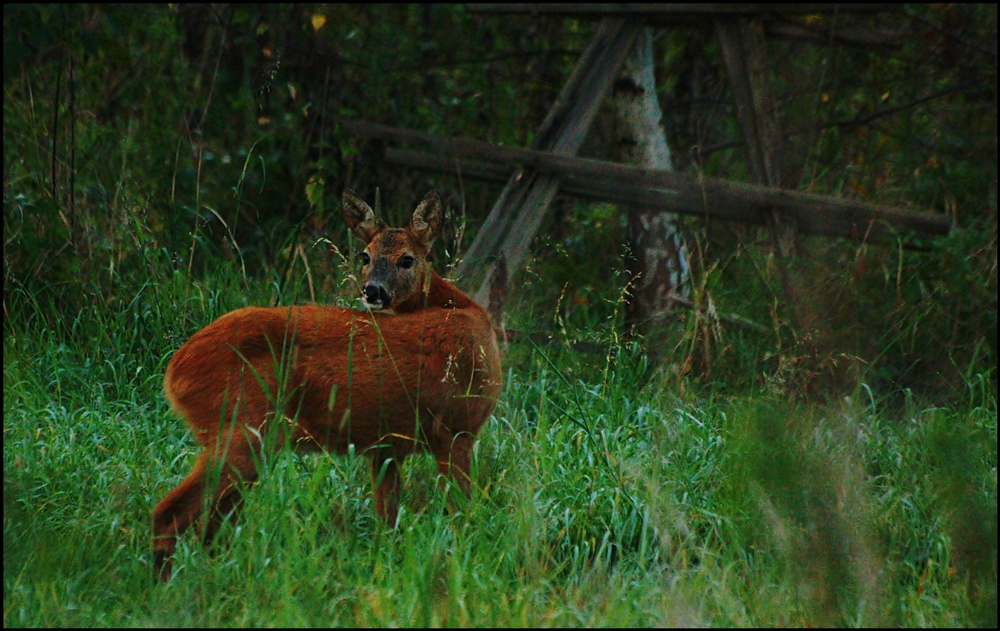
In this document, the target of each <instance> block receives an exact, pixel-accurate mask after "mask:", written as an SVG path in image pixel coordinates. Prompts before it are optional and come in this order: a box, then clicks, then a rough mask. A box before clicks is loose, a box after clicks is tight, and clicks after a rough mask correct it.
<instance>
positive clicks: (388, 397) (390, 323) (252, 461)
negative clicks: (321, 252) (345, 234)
mask: <svg viewBox="0 0 1000 631" xmlns="http://www.w3.org/2000/svg"><path fill="white" fill-rule="evenodd" d="M441 214H442V213H441V208H440V200H439V199H438V196H437V194H436V193H434V192H431V193H428V195H427V197H426V198H425V199H424V201H423V202H421V204H420V205H419V206H418V207H417V209H416V210H415V211H414V215H413V219H412V220H411V222H410V226H409V227H407V228H405V229H387V228H380V227H379V226H378V225H377V224H376V222H375V218H374V214H373V213H372V211H371V209H370V208H369V207H368V205H367V204H365V203H364V202H363V201H361V200H360V199H358V198H357V197H356V196H355V195H354V194H353V193H351V192H350V191H346V192H345V193H344V219H345V221H346V222H347V223H348V225H349V226H350V227H351V229H352V231H353V233H354V234H355V235H356V236H357V237H358V238H361V239H362V240H364V241H366V242H367V243H368V246H367V248H366V249H365V253H364V254H363V255H362V256H365V255H367V257H368V263H367V264H366V265H365V266H364V268H363V269H362V278H363V281H364V287H363V292H364V295H365V297H366V300H367V302H368V303H369V305H374V306H380V307H387V308H389V309H391V312H386V311H367V312H366V311H353V310H349V309H341V308H338V307H323V306H302V307H274V308H254V307H251V308H246V309H239V310H237V311H233V312H231V313H228V314H226V315H224V316H222V317H221V318H219V319H218V320H216V321H215V322H213V323H212V324H210V325H208V326H206V327H205V328H204V329H202V330H201V331H199V332H198V333H196V334H195V335H194V336H192V337H191V339H190V340H189V341H188V342H187V343H186V344H185V345H184V346H182V347H181V348H180V350H178V351H177V353H176V354H175V355H174V356H173V358H172V359H171V361H170V364H169V365H168V366H167V371H166V374H165V375H164V391H165V392H166V396H167V399H168V400H169V401H170V405H171V407H172V408H173V409H174V410H175V411H176V412H177V413H178V414H179V415H180V416H182V417H184V419H185V420H186V421H187V422H188V424H189V425H190V426H191V428H192V429H193V430H194V435H195V438H196V439H197V441H198V442H199V443H200V444H201V445H202V446H203V447H204V449H203V450H202V452H201V454H200V455H199V457H198V460H197V462H196V463H195V465H194V469H193V471H192V472H191V473H190V474H189V475H188V476H187V478H185V479H184V481H183V482H181V484H180V485H179V486H178V487H177V488H175V489H174V490H173V491H171V492H170V494H169V495H167V497H166V498H165V499H164V500H163V501H161V502H160V503H159V504H157V506H156V509H155V510H154V512H153V536H154V550H155V563H156V566H157V568H158V570H159V572H160V577H161V578H164V579H165V578H167V577H168V576H169V575H170V562H169V558H170V556H171V555H172V554H173V552H174V548H175V546H176V541H177V537H178V536H179V535H180V534H181V533H182V532H183V531H184V530H185V529H187V528H188V527H189V526H191V525H192V524H195V523H196V522H198V521H199V520H200V518H201V515H202V502H203V497H204V495H205V494H206V492H210V493H212V497H211V498H210V499H209V502H210V506H211V508H210V509H209V511H208V515H207V523H205V524H204V525H203V526H204V532H203V535H204V539H205V543H206V545H207V544H208V543H210V542H211V541H212V539H213V537H214V535H215V533H216V532H217V531H218V529H219V527H220V525H221V523H222V520H223V519H225V518H226V516H227V515H230V514H234V513H235V509H236V508H237V507H238V504H239V501H240V495H239V490H238V489H237V486H236V485H237V481H238V480H243V481H244V482H253V481H254V480H255V479H256V478H257V468H256V462H259V457H260V453H261V450H262V449H263V444H264V443H267V444H268V445H269V446H270V445H271V444H273V445H274V447H278V446H280V445H281V444H282V443H283V442H285V440H291V441H292V442H293V443H294V445H295V446H296V447H298V448H303V449H312V450H315V449H323V450H327V451H332V452H336V453H345V452H346V451H347V450H348V446H349V445H351V444H353V445H355V448H356V449H357V451H358V452H366V453H367V454H368V455H369V456H370V457H371V459H372V473H373V477H374V479H375V487H376V489H375V498H376V501H375V509H376V512H377V513H378V514H379V515H380V516H381V517H383V518H384V519H386V521H388V522H389V524H390V525H395V523H396V517H397V511H398V503H399V491H400V480H399V468H398V467H399V464H400V463H401V461H402V459H404V458H405V457H406V456H408V455H409V454H411V453H414V452H415V451H417V450H421V449H426V450H428V451H430V452H431V453H433V454H434V456H435V458H436V459H437V462H438V468H439V470H440V471H441V473H444V474H449V475H451V476H452V477H453V478H454V479H455V480H456V482H457V483H458V486H459V487H460V488H461V489H462V490H463V491H464V492H465V493H466V494H468V493H469V490H470V484H469V478H468V469H469V457H470V452H471V449H472V446H473V444H474V442H475V439H476V434H477V432H478V431H479V429H480V427H482V425H483V423H485V422H486V420H487V419H488V418H489V415H490V413H491V412H492V411H493V408H494V406H495V405H496V401H497V397H498V396H499V394H500V386H501V370H500V354H499V351H498V348H497V340H496V335H495V333H494V329H493V326H492V323H491V320H490V316H489V315H488V314H487V312H486V311H485V310H484V309H482V308H481V307H480V306H479V305H477V304H476V303H475V302H473V301H472V300H471V299H470V298H469V297H468V296H467V295H465V294H464V293H462V292H461V291H459V290H458V289H456V288H455V287H454V286H452V285H451V284H450V283H448V282H446V281H445V280H443V279H442V278H441V277H440V276H438V275H437V274H436V273H435V272H434V271H433V270H432V269H431V267H430V265H429V264H428V263H427V260H426V255H427V252H428V251H429V248H430V245H431V242H432V241H433V240H434V238H435V237H436V236H437V235H438V233H439V232H440V229H441ZM406 257H409V258H408V259H407V258H406ZM279 374H284V375H285V378H284V380H283V383H279V381H282V380H280V379H279ZM262 386H263V387H262ZM276 403H277V405H278V407H280V410H278V412H277V413H276ZM269 433H270V435H272V436H274V437H275V438H274V440H272V441H270V442H268V439H267V436H268V435H269ZM213 470H214V471H215V472H218V475H219V482H218V484H217V485H215V486H213V488H211V489H209V488H208V485H209V484H210V482H209V480H210V479H212V477H214V476H212V477H206V476H208V474H209V472H212V471H213Z"/></svg>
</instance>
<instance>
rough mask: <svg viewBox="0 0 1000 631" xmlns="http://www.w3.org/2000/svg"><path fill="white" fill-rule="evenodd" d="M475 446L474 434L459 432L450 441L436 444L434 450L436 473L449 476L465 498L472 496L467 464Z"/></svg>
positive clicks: (446, 440)
mask: <svg viewBox="0 0 1000 631" xmlns="http://www.w3.org/2000/svg"><path fill="white" fill-rule="evenodd" d="M475 444H476V437H475V435H474V434H470V433H468V432H461V433H459V434H457V435H455V436H453V437H451V439H450V440H448V439H445V440H441V441H440V442H438V444H437V445H436V446H435V449H434V458H435V459H436V460H437V466H438V471H440V472H441V475H447V476H450V477H451V478H452V479H454V480H455V482H456V483H457V484H458V488H460V489H462V493H464V494H465V497H471V496H472V478H470V477H469V463H470V462H471V459H472V447H473V445H475Z"/></svg>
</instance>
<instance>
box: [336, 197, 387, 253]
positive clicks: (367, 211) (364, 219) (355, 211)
mask: <svg viewBox="0 0 1000 631" xmlns="http://www.w3.org/2000/svg"><path fill="white" fill-rule="evenodd" d="M343 206H344V208H343V213H344V223H346V224H347V227H348V228H350V229H351V232H352V233H354V236H356V237H357V238H359V239H361V240H362V241H364V242H365V243H371V240H372V239H373V238H374V237H375V235H376V234H378V232H379V228H378V222H377V221H375V211H373V210H372V208H371V206H369V205H368V204H366V203H365V202H364V200H362V199H361V198H360V197H358V196H357V194H355V192H354V191H352V190H351V189H349V188H345V189H344V197H343Z"/></svg>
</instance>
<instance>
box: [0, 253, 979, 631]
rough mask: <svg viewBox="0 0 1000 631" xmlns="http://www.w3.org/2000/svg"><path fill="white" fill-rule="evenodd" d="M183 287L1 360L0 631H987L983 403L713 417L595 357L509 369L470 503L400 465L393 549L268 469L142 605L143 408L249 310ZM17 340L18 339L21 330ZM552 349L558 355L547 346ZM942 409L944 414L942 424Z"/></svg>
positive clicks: (106, 304)
mask: <svg viewBox="0 0 1000 631" xmlns="http://www.w3.org/2000/svg"><path fill="white" fill-rule="evenodd" d="M266 299H267V292H266V291H259V292H257V293H256V294H255V293H250V294H247V293H245V288H244V286H243V284H242V281H241V280H240V279H239V278H235V279H234V278H230V277H229V276H226V275H224V274H221V275H218V276H214V277H210V278H209V279H208V280H202V281H197V282H193V281H191V280H189V279H186V278H184V277H183V270H181V271H177V272H176V273H175V276H173V277H167V279H166V282H161V283H160V284H158V285H157V286H153V285H152V284H146V285H144V286H141V287H140V288H139V289H137V290H135V291H134V292H126V291H122V292H121V293H120V294H119V295H117V296H116V297H114V298H109V299H108V300H106V301H102V302H99V303H95V304H94V306H93V307H92V308H90V309H84V310H82V311H81V312H80V313H79V314H77V316H76V317H75V318H74V319H72V320H66V321H61V322H62V324H61V325H60V328H51V326H50V325H49V324H46V323H48V322H59V321H60V320H59V318H55V317H52V316H53V314H52V313H46V312H45V310H46V308H47V307H46V306H45V304H44V302H43V301H41V300H38V301H36V304H35V305H34V306H35V309H36V311H34V312H30V311H27V310H26V311H25V312H22V313H21V314H18V315H17V317H11V318H8V320H7V321H6V324H5V335H4V416H5V420H4V623H5V625H8V626H43V625H44V626H50V625H59V626H62V625H67V626H69V625H72V626H77V625H79V626H84V625H87V626H89V625H199V626H200V625H222V624H225V625H283V626H284V625H289V626H290V625H310V626H318V625H351V626H362V625H364V626H368V625H445V624H447V625H477V626H480V625H489V626H501V625H503V626H512V625H525V626H527V625H588V626H590V625H607V624H614V625H654V624H670V625H693V624H711V625H754V626H757V625H796V626H799V625H852V626H853V625H885V624H893V625H935V626H937V625H978V624H983V625H990V624H994V623H995V621H996V444H997V442H996V441H997V436H996V395H995V387H994V386H993V385H992V382H991V375H989V374H978V375H973V376H972V378H971V379H969V380H968V381H967V382H966V383H965V384H964V386H963V391H962V392H961V393H956V396H955V397H953V399H954V400H955V401H957V402H956V403H954V404H949V405H947V406H944V407H942V406H936V405H933V404H932V402H930V401H928V400H926V399H922V398H921V397H919V396H911V397H910V398H909V399H908V400H907V402H906V403H905V405H903V406H897V405H886V403H885V396H884V395H883V394H880V393H878V392H877V391H874V390H872V389H871V388H869V387H868V386H866V385H865V384H863V383H862V384H861V385H860V386H858V387H857V388H855V389H854V390H853V391H852V392H850V393H849V394H848V395H847V396H844V397H842V398H840V399H839V400H834V401H831V402H827V403H809V402H806V401H801V400H799V401H795V400H792V399H790V398H789V397H787V396H783V395H781V394H780V393H777V392H776V391H775V390H774V389H770V390H769V389H767V388H757V389H753V388H749V389H744V390H743V391H742V392H739V393H730V394H726V395H722V394H719V393H716V392H713V391H712V390H711V389H708V388H700V387H698V384H696V383H692V384H691V385H690V386H689V387H688V388H687V389H686V390H684V391H683V392H682V391H680V390H678V389H677V388H676V387H674V384H676V383H677V377H676V375H674V374H671V373H670V372H669V371H654V370H653V369H652V368H651V367H650V366H649V364H648V360H647V358H646V355H645V354H644V353H643V351H642V349H641V346H639V345H638V343H636V342H629V341H622V340H620V339H617V338H616V337H615V336H614V335H610V334H609V332H610V331H612V329H611V328H607V327H604V328H602V327H601V326H595V327H593V328H592V329H591V331H590V333H587V332H586V331H584V330H574V329H573V328H572V322H570V327H571V328H569V329H567V333H568V334H569V336H570V337H572V338H574V339H575V338H577V337H586V336H588V335H589V336H590V338H591V339H592V340H593V341H594V343H595V348H596V350H595V348H588V349H585V350H579V349H573V348H571V347H567V344H564V343H555V344H552V343H549V344H545V343H541V344H539V343H536V342H534V341H531V340H524V341H521V342H515V343H514V344H512V346H511V347H510V349H509V350H508V355H507V360H506V362H505V375H504V391H503V395H502V396H501V400H500V403H499V405H498V407H497V409H496V412H495V414H494V418H493V419H492V420H491V422H490V423H488V425H487V426H486V428H485V429H484V430H483V432H482V434H481V437H480V438H481V439H480V441H479V443H478V445H477V448H476V452H475V458H474V465H473V471H472V475H473V479H474V482H475V484H474V487H475V490H474V492H473V496H472V499H471V501H469V502H461V501H456V500H455V498H452V499H451V502H450V504H449V498H447V497H445V496H444V495H443V494H442V493H441V492H440V491H439V490H438V489H437V484H436V482H435V475H436V470H435V467H434V464H433V462H431V460H430V459H429V458H426V457H424V458H421V457H416V458H411V459H409V460H408V462H407V465H406V470H405V473H406V478H407V485H406V488H405V491H404V497H403V503H402V513H401V517H400V524H401V525H400V527H399V528H398V529H397V530H395V531H393V530H389V529H387V528H386V527H385V526H384V525H383V524H382V523H381V522H380V521H379V520H378V519H377V518H376V516H375V514H374V510H373V507H372V500H371V489H370V480H369V477H368V473H367V467H366V466H364V464H365V463H364V462H362V459H361V458H357V457H349V456H348V457H340V456H309V457H303V456H299V455H296V454H294V453H292V452H280V453H279V454H277V455H276V456H274V457H273V458H270V459H269V460H268V461H267V463H266V467H267V473H266V474H265V475H263V476H262V481H261V483H260V484H259V485H258V486H256V487H255V488H254V489H253V490H252V491H251V492H250V493H249V494H248V497H247V501H246V507H245V510H244V511H243V513H242V514H241V518H240V520H239V522H238V524H237V525H236V526H235V527H231V528H228V530H226V531H225V532H224V533H223V534H222V536H221V540H222V544H221V545H220V546H218V547H217V549H216V550H215V551H214V553H213V554H208V553H206V552H205V551H204V550H202V549H201V547H200V545H199V543H198V541H197V539H196V537H195V535H194V534H189V535H188V536H186V537H184V538H182V540H181V542H180V545H179V548H178V553H177V558H176V561H177V562H176V566H175V573H174V577H173V578H172V579H171V580H170V581H169V582H168V583H166V584H162V585H160V584H156V583H155V582H154V580H153V573H152V569H151V559H152V556H151V535H150V514H151V512H152V508H153V506H154V505H155V503H156V502H157V501H158V500H159V499H162V497H163V496H164V495H165V494H166V493H167V492H168V491H169V490H170V489H171V488H172V487H173V486H174V485H175V484H176V483H177V481H178V480H179V479H180V478H181V477H182V476H183V475H184V474H185V473H186V472H187V470H188V468H189V467H190V464H191V461H192V460H193V457H194V454H195V452H196V446H195V444H194V442H193V440H192V439H191V437H190V435H188V434H187V433H186V430H185V428H184V426H183V423H182V422H181V421H180V420H179V419H176V418H174V417H173V416H172V415H171V414H170V412H169V410H168V409H167V406H166V403H165V401H164V399H163V397H162V395H161V393H160V387H161V385H160V384H161V378H162V372H163V369H164V367H165V362H166V361H167V359H169V356H170V354H171V353H172V352H173V350H175V349H176V347H177V346H178V345H179V344H180V343H182V342H183V341H184V339H186V337H187V336H188V335H190V333H191V332H193V331H194V330H197V328H199V326H201V325H202V324H203V323H207V322H209V321H211V319H213V318H214V317H216V316H217V315H220V314H221V313H224V312H226V311H228V310H230V309H232V308H236V307H238V306H241V305H243V304H247V303H254V302H256V301H266ZM26 314H27V315H26ZM554 339H556V341H557V342H558V341H559V334H557V335H556V337H555V338H554ZM959 394H961V396H958V395H959Z"/></svg>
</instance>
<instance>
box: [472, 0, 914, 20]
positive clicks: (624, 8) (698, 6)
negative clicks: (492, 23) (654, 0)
mask: <svg viewBox="0 0 1000 631" xmlns="http://www.w3.org/2000/svg"><path fill="white" fill-rule="evenodd" d="M465 6H466V9H467V10H468V11H469V12H471V13H527V14H529V15H546V14H549V15H590V16H608V15H614V16H619V17H624V16H628V15H636V16H638V15H641V16H647V17H651V16H657V15H659V16H664V17H666V16H669V17H682V16H703V17H704V16H720V15H767V14H792V13H800V14H801V13H805V14H816V13H872V12H879V11H896V10H898V7H897V5H893V4H834V3H828V4H733V3H719V4H714V3H707V4H703V3H691V4H688V3H665V4H643V3H630V2H624V3H582V4H581V3H549V2H543V3H538V4H521V3H483V4H467V5H465Z"/></svg>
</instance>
